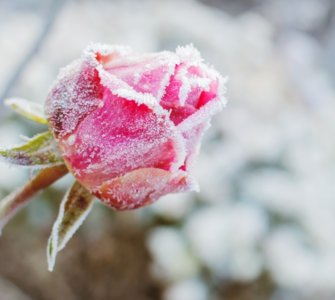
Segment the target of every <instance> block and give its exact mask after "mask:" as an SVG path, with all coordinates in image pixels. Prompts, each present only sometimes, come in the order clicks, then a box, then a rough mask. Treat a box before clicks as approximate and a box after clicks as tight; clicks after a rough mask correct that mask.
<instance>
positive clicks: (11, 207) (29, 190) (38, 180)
mask: <svg viewBox="0 0 335 300" xmlns="http://www.w3.org/2000/svg"><path fill="white" fill-rule="evenodd" d="M66 173H68V169H67V168H66V166H65V165H59V166H53V167H49V168H45V169H42V170H41V171H39V172H38V173H37V174H36V175H35V176H34V177H33V178H32V179H30V180H29V181H28V182H27V183H26V184H25V185H24V186H22V187H20V188H18V189H17V190H15V191H14V192H12V193H10V194H9V195H8V196H7V197H5V198H4V199H2V200H1V201H0V234H1V230H2V228H3V227H4V226H5V225H6V223H7V222H8V221H9V220H10V219H11V218H12V217H13V216H14V215H15V214H16V213H17V212H18V211H19V210H20V209H21V208H22V207H23V206H24V205H25V204H26V203H27V202H28V200H29V199H30V198H31V197H33V196H34V195H36V194H37V193H38V192H39V191H41V190H43V189H44V188H46V187H48V186H49V185H51V184H53V183H54V182H55V181H57V180H58V179H60V178H61V177H63V176H64V175H65V174H66Z"/></svg>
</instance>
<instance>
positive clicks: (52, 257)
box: [47, 181, 94, 271]
mask: <svg viewBox="0 0 335 300" xmlns="http://www.w3.org/2000/svg"><path fill="white" fill-rule="evenodd" d="M93 200H94V196H93V195H92V194H91V193H90V192H89V191H88V190H87V189H86V188H84V187H83V186H82V185H81V184H80V183H79V182H77V181H76V182H75V183H74V184H73V185H72V187H71V188H70V189H69V190H68V191H67V193H66V194H65V196H64V198H63V200H62V203H61V205H60V208H59V213H58V216H57V219H56V221H55V223H54V225H53V228H52V232H51V235H50V237H49V241H48V247H47V258H48V269H49V271H53V268H54V266H55V262H56V256H57V253H58V252H59V251H61V250H62V249H63V248H64V247H65V245H66V244H67V242H68V241H69V240H70V239H71V237H72V236H73V234H74V233H75V232H76V231H77V229H78V228H79V226H80V225H81V224H82V223H83V221H84V220H85V219H86V217H87V216H88V214H89V212H90V211H91V208H92V206H93V203H94V201H93Z"/></svg>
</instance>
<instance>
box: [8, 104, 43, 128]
mask: <svg viewBox="0 0 335 300" xmlns="http://www.w3.org/2000/svg"><path fill="white" fill-rule="evenodd" d="M5 104H6V105H7V106H9V107H10V108H12V109H13V110H14V111H15V112H17V113H18V114H20V115H22V116H24V117H26V118H27V119H30V120H32V121H35V122H37V123H41V124H47V123H48V121H47V120H46V118H45V117H44V113H43V106H42V105H40V104H38V103H36V102H31V101H28V100H26V99H22V98H10V99H6V100H5Z"/></svg>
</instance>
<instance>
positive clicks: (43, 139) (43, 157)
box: [0, 131, 64, 166]
mask: <svg viewBox="0 0 335 300" xmlns="http://www.w3.org/2000/svg"><path fill="white" fill-rule="evenodd" d="M0 157H2V158H3V159H5V160H6V161H8V162H9V163H12V164H16V165H21V166H52V165H57V164H63V163H64V161H63V158H62V156H61V154H60V153H59V151H58V147H57V145H56V142H55V140H54V138H53V136H52V133H51V132H50V131H47V132H44V133H41V134H38V135H36V136H34V137H33V138H31V139H29V140H28V141H27V142H26V143H25V144H23V145H21V146H18V147H13V148H9V149H1V148H0Z"/></svg>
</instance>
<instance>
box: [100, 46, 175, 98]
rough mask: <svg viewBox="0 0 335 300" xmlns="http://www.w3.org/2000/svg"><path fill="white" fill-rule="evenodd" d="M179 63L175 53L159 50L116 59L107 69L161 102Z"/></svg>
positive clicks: (134, 87)
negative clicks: (153, 52)
mask: <svg viewBox="0 0 335 300" xmlns="http://www.w3.org/2000/svg"><path fill="white" fill-rule="evenodd" d="M177 63H178V57H177V56H176V55H175V54H174V53H172V52H159V53H155V54H147V55H133V56H129V57H127V58H124V59H122V58H120V59H114V60H111V61H110V63H108V65H107V66H106V67H105V69H106V70H107V71H108V72H109V73H110V74H112V75H114V76H116V77H118V78H120V79H122V80H123V81H124V82H126V83H127V84H128V85H129V86H131V87H132V88H133V89H134V90H135V91H137V92H140V93H149V94H151V95H152V96H154V97H155V99H156V101H158V102H159V100H160V99H161V98H162V96H163V94H164V91H165V87H166V86H167V84H168V83H169V79H170V77H171V75H172V74H173V72H174V68H175V65H176V64H177Z"/></svg>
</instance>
